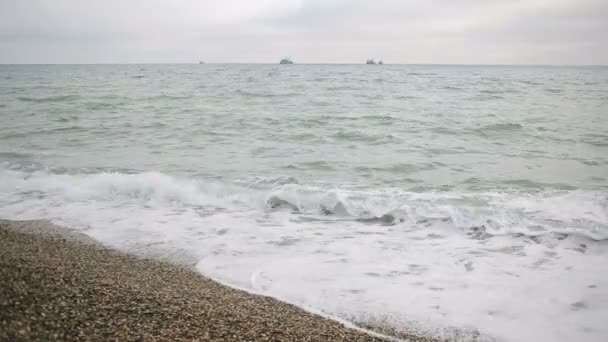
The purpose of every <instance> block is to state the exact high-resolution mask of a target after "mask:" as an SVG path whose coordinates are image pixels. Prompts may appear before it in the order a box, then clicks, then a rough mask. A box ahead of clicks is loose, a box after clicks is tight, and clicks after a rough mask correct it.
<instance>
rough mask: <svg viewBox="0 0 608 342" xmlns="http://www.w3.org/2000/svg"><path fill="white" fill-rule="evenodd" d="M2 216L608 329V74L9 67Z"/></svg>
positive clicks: (516, 329)
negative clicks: (36, 220) (39, 221)
mask: <svg viewBox="0 0 608 342" xmlns="http://www.w3.org/2000/svg"><path fill="white" fill-rule="evenodd" d="M0 218H5V219H13V220H26V219H28V220H29V219H45V220H49V221H51V222H53V223H55V224H59V225H62V226H66V227H69V228H72V229H76V230H78V231H81V232H82V233H84V234H87V235H89V236H91V237H93V238H94V239H96V240H98V241H100V242H101V243H103V244H105V245H107V246H110V247H112V248H116V249H119V250H123V251H127V252H131V253H135V254H141V255H155V256H159V257H162V258H165V259H167V258H168V259H171V260H173V261H175V262H184V261H185V262H188V263H190V264H191V265H195V268H196V269H197V270H198V271H200V272H201V273H202V274H204V275H205V276H208V277H210V278H213V279H216V280H218V281H220V282H222V283H224V284H227V285H230V286H234V287H237V288H241V289H245V290H247V291H251V292H253V293H260V294H264V295H269V296H273V297H276V298H279V299H281V300H284V301H287V302H289V303H293V304H296V305H298V306H301V307H303V308H306V309H308V310H312V311H314V312H318V313H322V314H323V315H327V316H329V317H333V318H336V319H340V320H343V321H347V322H352V323H354V324H357V325H359V326H362V327H365V328H370V329H372V330H377V331H381V332H390V333H391V334H393V335H399V334H401V333H407V332H418V333H420V332H424V333H428V334H431V335H435V336H440V337H443V338H446V339H449V340H457V341H598V342H599V341H606V340H608V324H606V323H607V322H608V67H568V66H552V67H549V66H547V67H544V66H473V65H471V66H456V65H298V64H294V65H278V64H277V65H271V64H266V65H264V64H255V65H253V64H252V65H247V64H226V65H224V64H205V65H198V64H196V65H195V64H193V65H187V64H183V65H2V66H0Z"/></svg>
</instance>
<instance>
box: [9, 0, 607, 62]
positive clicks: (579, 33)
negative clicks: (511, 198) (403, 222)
mask: <svg viewBox="0 0 608 342" xmlns="http://www.w3.org/2000/svg"><path fill="white" fill-rule="evenodd" d="M604 32H608V1H603V0H525V1H524V0H495V1H485V0H461V1H452V0H427V1H423V0H410V1H406V0H379V1H374V2H372V1H363V0H350V1H349V0H325V1H322V0H282V1H279V0H260V1H249V0H224V1H209V0H200V1H197V0H174V1H168V0H167V1H162V0H123V1H119V0H106V1H95V0H88V1H77V0H21V1H12V0H0V62H4V63H6V62H26V63H27V62H40V63H44V62H50V63H87V62H90V63H95V62H117V63H120V62H130V63H134V62H193V61H196V60H198V59H200V58H203V59H205V60H208V61H217V62H275V61H276V60H277V59H279V58H280V57H283V56H292V57H293V58H294V59H295V60H296V61H297V62H356V63H359V62H361V61H362V60H365V59H366V58H368V57H381V58H384V59H385V60H386V61H389V62H394V63H412V62H413V63H473V64H475V63H509V64H510V63H514V64H518V63H524V64H525V63H541V64H608V51H607V50H608V48H607V46H608V44H606V43H607V41H606V38H605V36H606V35H605V34H604Z"/></svg>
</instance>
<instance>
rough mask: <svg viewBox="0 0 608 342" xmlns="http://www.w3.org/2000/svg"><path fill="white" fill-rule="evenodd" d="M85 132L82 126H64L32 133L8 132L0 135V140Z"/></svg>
mask: <svg viewBox="0 0 608 342" xmlns="http://www.w3.org/2000/svg"><path fill="white" fill-rule="evenodd" d="M84 130H86V128H85V127H82V126H65V127H57V128H51V129H42V130H39V131H33V132H9V133H6V134H3V135H0V138H4V139H11V138H23V137H30V136H37V135H49V134H57V133H66V132H78V131H84Z"/></svg>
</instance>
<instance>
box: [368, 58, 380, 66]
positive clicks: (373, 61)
mask: <svg viewBox="0 0 608 342" xmlns="http://www.w3.org/2000/svg"><path fill="white" fill-rule="evenodd" d="M365 64H373V65H376V64H379V65H382V64H384V62H382V61H381V60H380V61H378V63H376V61H375V60H374V59H373V58H372V59H368V60H367V61H366V62H365Z"/></svg>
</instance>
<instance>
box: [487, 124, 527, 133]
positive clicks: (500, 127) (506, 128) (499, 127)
mask: <svg viewBox="0 0 608 342" xmlns="http://www.w3.org/2000/svg"><path fill="white" fill-rule="evenodd" d="M523 128H524V127H523V126H522V125H520V124H518V123H512V122H505V123H497V124H491V125H486V126H483V127H480V128H477V129H475V131H477V132H479V133H500V132H509V133H512V132H517V131H521V130H522V129H523Z"/></svg>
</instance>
